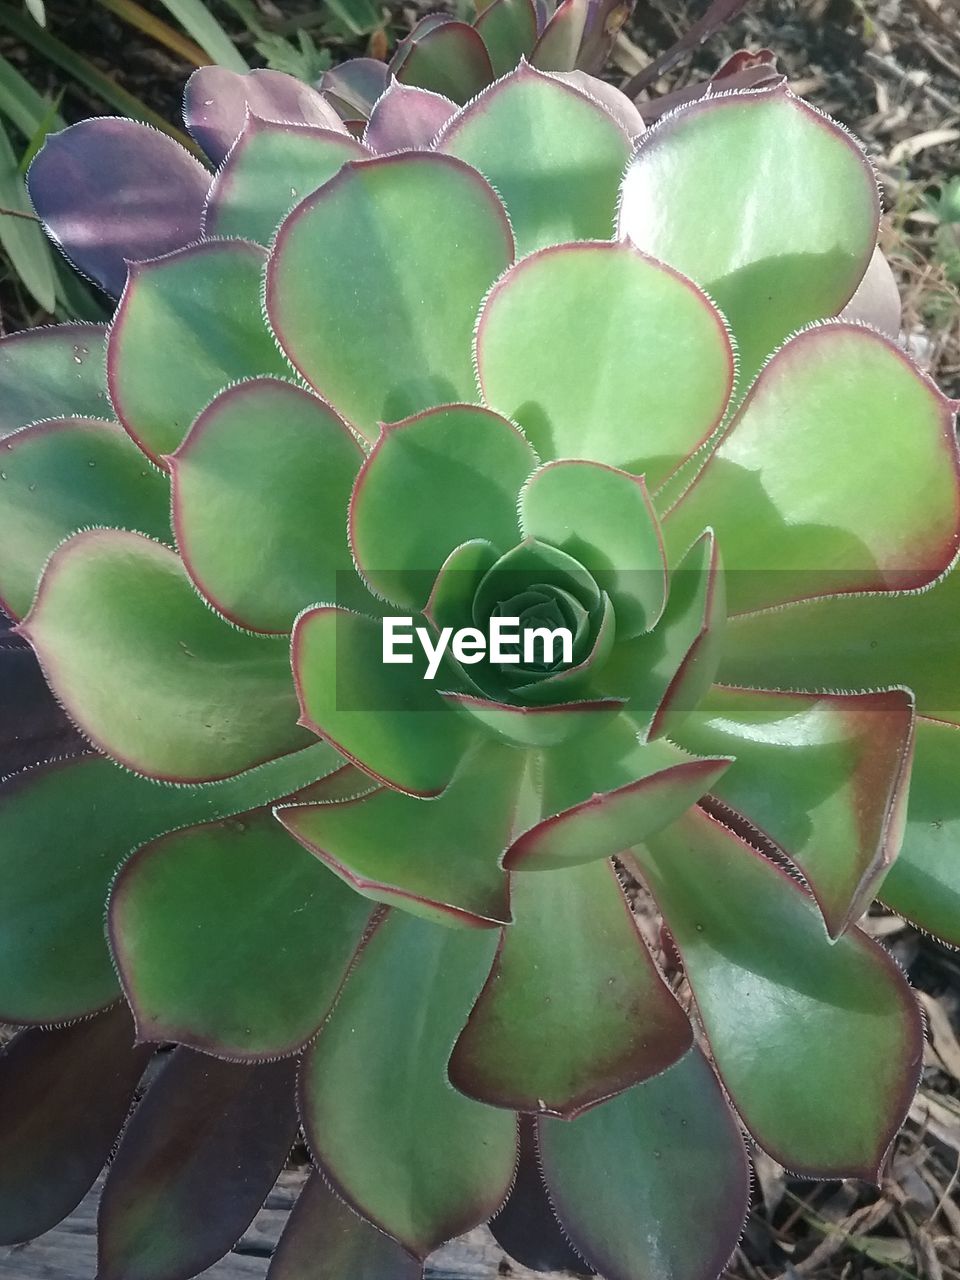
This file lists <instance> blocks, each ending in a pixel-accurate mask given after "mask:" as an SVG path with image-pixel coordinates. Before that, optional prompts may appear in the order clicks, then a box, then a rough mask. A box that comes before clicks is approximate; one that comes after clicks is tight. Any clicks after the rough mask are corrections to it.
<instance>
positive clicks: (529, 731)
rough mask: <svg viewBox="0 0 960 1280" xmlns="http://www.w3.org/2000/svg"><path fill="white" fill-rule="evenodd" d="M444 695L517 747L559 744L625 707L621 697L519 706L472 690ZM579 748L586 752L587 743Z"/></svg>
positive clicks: (458, 709) (598, 727)
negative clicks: (584, 747)
mask: <svg viewBox="0 0 960 1280" xmlns="http://www.w3.org/2000/svg"><path fill="white" fill-rule="evenodd" d="M440 696H441V697H442V698H443V699H444V700H445V701H446V702H448V703H449V704H450V706H452V707H454V708H456V710H457V711H459V712H461V714H463V715H465V716H468V717H469V718H470V719H471V720H473V721H476V722H477V723H478V724H482V725H483V726H484V728H485V729H488V730H489V731H490V732H491V733H493V734H494V735H495V736H496V737H497V738H499V739H500V740H501V741H503V742H507V743H509V744H510V745H511V746H514V747H556V746H559V745H560V744H561V743H563V742H567V741H568V740H569V739H570V738H580V737H582V736H583V735H584V734H589V733H593V732H594V730H597V729H602V728H603V726H604V724H605V723H606V722H607V721H608V720H609V718H610V717H611V716H615V715H617V714H618V713H619V712H620V711H622V710H623V702H622V701H621V700H620V699H618V698H597V699H593V700H583V701H581V702H554V703H551V704H550V705H548V706H544V707H518V706H513V705H511V704H510V703H508V702H494V701H491V699H489V698H482V697H477V696H476V695H474V694H471V693H441V695H440ZM579 747H580V750H581V751H582V750H583V745H582V744H579Z"/></svg>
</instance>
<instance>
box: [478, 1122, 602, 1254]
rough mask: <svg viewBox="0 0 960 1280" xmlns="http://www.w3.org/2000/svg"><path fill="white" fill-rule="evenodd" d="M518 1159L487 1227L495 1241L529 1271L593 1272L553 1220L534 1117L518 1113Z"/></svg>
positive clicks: (557, 1223)
mask: <svg viewBox="0 0 960 1280" xmlns="http://www.w3.org/2000/svg"><path fill="white" fill-rule="evenodd" d="M519 1119H520V1161H519V1163H518V1165H517V1174H516V1177H515V1178H514V1181H513V1187H512V1188H511V1190H510V1198H509V1199H508V1200H507V1203H506V1204H505V1205H504V1206H503V1208H502V1209H501V1210H500V1212H499V1213H498V1214H497V1215H496V1217H495V1218H491V1219H490V1221H489V1223H488V1224H487V1226H488V1227H489V1228H490V1232H491V1234H492V1235H493V1237H494V1239H495V1240H496V1242H497V1244H499V1245H500V1247H501V1248H502V1249H504V1250H505V1251H506V1252H507V1253H508V1254H509V1255H510V1257H511V1258H513V1259H514V1261H516V1262H519V1263H520V1265H521V1266H522V1267H529V1268H530V1269H531V1270H533V1271H562V1272H564V1273H567V1272H572V1273H573V1274H574V1275H587V1274H590V1275H592V1274H593V1271H592V1269H591V1268H590V1267H588V1265H587V1263H585V1262H584V1261H583V1259H582V1258H581V1257H580V1255H579V1254H578V1253H576V1252H575V1251H574V1249H573V1246H572V1245H571V1244H570V1243H569V1241H568V1240H567V1237H566V1236H565V1235H564V1233H563V1230H562V1228H561V1226H560V1224H559V1222H557V1218H556V1214H555V1213H554V1212H553V1209H552V1207H551V1205H550V1201H549V1200H548V1198H547V1190H546V1187H544V1185H543V1178H542V1177H541V1176H540V1157H539V1154H538V1152H537V1139H536V1120H535V1119H534V1117H533V1116H524V1115H521V1116H520V1117H519Z"/></svg>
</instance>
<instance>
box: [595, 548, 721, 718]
mask: <svg viewBox="0 0 960 1280" xmlns="http://www.w3.org/2000/svg"><path fill="white" fill-rule="evenodd" d="M724 582H725V580H724V574H723V569H722V567H721V564H720V552H719V548H718V546H717V541H716V538H715V537H714V536H713V532H712V530H709V529H708V530H707V531H706V532H705V533H704V534H702V535H701V537H699V538H698V539H697V541H696V542H695V543H694V544H693V546H692V547H691V548H690V550H689V551H688V552H687V554H686V555H685V556H684V558H683V559H682V560H681V561H680V564H679V565H678V566H677V568H676V569H674V571H673V572H672V573H671V575H670V594H669V597H668V598H667V606H666V608H665V609H664V612H663V617H662V618H661V620H660V624H659V626H657V628H656V629H655V630H654V631H653V632H651V633H649V634H648V635H644V636H638V637H637V638H636V639H635V640H630V641H628V642H627V643H626V644H621V645H618V646H617V647H616V649H615V650H614V652H613V654H612V656H611V659H610V661H609V662H608V664H607V667H606V668H605V670H604V672H603V683H604V690H605V692H607V693H609V694H620V695H621V696H629V698H630V700H631V703H630V711H631V714H632V715H634V716H636V717H637V718H638V719H639V720H640V721H641V722H642V723H643V724H644V725H647V726H648V728H647V736H648V737H649V738H657V737H661V736H662V735H663V734H665V733H673V732H674V731H675V730H676V728H677V726H678V725H680V724H682V723H683V720H684V718H685V717H686V716H687V715H689V714H690V712H691V711H692V710H693V709H694V708H695V707H696V706H697V704H698V703H699V701H700V699H701V698H702V697H703V695H704V694H705V693H706V691H707V690H708V689H709V688H710V685H711V683H712V681H713V679H714V677H715V675H716V671H717V664H718V663H719V661H720V654H721V645H722V640H723V636H724V633H725V627H726V597H725V593H724Z"/></svg>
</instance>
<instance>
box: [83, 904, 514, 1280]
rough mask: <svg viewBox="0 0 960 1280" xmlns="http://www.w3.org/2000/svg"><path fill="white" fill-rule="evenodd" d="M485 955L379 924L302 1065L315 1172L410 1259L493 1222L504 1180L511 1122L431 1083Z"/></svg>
mask: <svg viewBox="0 0 960 1280" xmlns="http://www.w3.org/2000/svg"><path fill="white" fill-rule="evenodd" d="M494 945H495V938H494V936H493V935H492V934H491V933H490V932H489V931H487V930H472V929H471V930H468V929H443V928H439V927H438V926H437V925H436V924H434V923H432V922H429V921H426V920H417V919H415V918H414V917H413V916H411V915H408V914H407V913H406V912H404V911H389V912H388V913H387V914H386V916H385V917H384V918H383V920H382V922H381V923H380V924H379V926H378V927H377V928H375V929H374V930H373V932H372V933H371V934H370V936H369V937H368V940H367V943H366V945H365V946H364V948H363V950H362V951H361V952H360V955H359V957H358V958H357V962H356V964H355V965H354V968H353V970H352V972H351V974H350V977H349V978H348V979H347V982H346V984H345V986H344V989H343V994H342V995H341V997H340V1000H339V1002H338V1003H337V1006H336V1008H335V1009H334V1011H333V1013H332V1014H331V1015H330V1017H329V1019H328V1020H327V1022H326V1023H325V1024H324V1026H323V1029H322V1030H321V1032H320V1035H319V1036H318V1037H317V1039H316V1040H315V1041H314V1042H313V1044H312V1045H311V1047H310V1048H309V1049H308V1050H307V1053H306V1055H305V1057H304V1061H303V1069H302V1071H301V1076H300V1110H301V1114H302V1115H303V1120H304V1126H305V1128H306V1132H307V1140H308V1142H309V1144H310V1149H311V1151H312V1152H313V1155H314V1157H315V1159H316V1160H317V1161H318V1163H319V1165H320V1167H321V1169H322V1170H323V1172H324V1173H325V1174H326V1175H327V1176H328V1177H330V1179H331V1180H332V1181H333V1183H334V1185H335V1187H336V1188H337V1191H338V1192H339V1193H340V1194H341V1195H342V1196H344V1198H345V1199H346V1200H347V1201H348V1203H350V1204H351V1205H353V1207H354V1208H355V1209H357V1210H358V1212H360V1213H362V1214H363V1216H364V1217H365V1218H367V1219H368V1220H369V1221H370V1222H373V1223H375V1224H376V1225H377V1226H379V1227H380V1228H381V1230H383V1231H386V1232H387V1233H388V1234H389V1235H391V1236H393V1237H394V1239H396V1240H398V1241H399V1242H400V1243H401V1244H402V1245H403V1246H404V1248H406V1249H407V1250H408V1251H409V1252H410V1253H411V1254H412V1255H413V1256H415V1257H417V1258H424V1257H426V1255H427V1254H429V1253H431V1252H432V1251H433V1250H434V1249H436V1248H437V1247H438V1246H439V1245H441V1244H443V1243H444V1241H446V1240H449V1239H451V1238H452V1237H453V1236H457V1235H461V1234H462V1233H463V1232H464V1231H469V1230H470V1229H471V1228H472V1227H475V1226H478V1225H479V1224H480V1223H481V1222H485V1221H486V1220H487V1219H488V1218H489V1217H490V1216H491V1214H493V1213H496V1211H497V1209H499V1208H500V1206H501V1205H502V1204H503V1202H504V1200H505V1199H506V1196H507V1192H508V1191H509V1189H510V1183H511V1180H512V1178H513V1171H514V1169H515V1167H516V1158H517V1124H516V1119H515V1118H514V1116H512V1115H510V1114H509V1113H508V1112H506V1111H501V1110H498V1109H496V1108H494V1107H485V1106H481V1105H480V1104H479V1103H477V1102H474V1101H473V1099H472V1098H465V1097H464V1096H463V1094H461V1093H457V1092H456V1090H454V1089H451V1088H450V1084H449V1082H448V1080H447V1078H446V1071H445V1068H446V1062H447V1058H448V1056H449V1054H450V1046H451V1044H452V1043H453V1041H454V1039H455V1037H456V1035H457V1033H458V1031H459V1030H460V1028H461V1027H462V1026H463V1020H464V1018H465V1017H466V1015H467V1011H468V1009H469V1007H470V1002H471V1001H472V1000H473V999H474V997H475V996H476V993H477V991H478V989H479V987H480V984H481V982H482V981H483V976H484V974H485V973H486V972H487V970H488V969H489V966H490V961H491V958H492V955H493V950H494ZM358 1083H359V1084H362V1087H360V1088H358V1087H357V1086H358ZM105 1280H112V1277H106V1278H105ZM338 1280H339V1277H338ZM344 1280H345V1278H344Z"/></svg>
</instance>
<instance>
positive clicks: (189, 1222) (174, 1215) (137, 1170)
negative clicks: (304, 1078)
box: [97, 1049, 297, 1280]
mask: <svg viewBox="0 0 960 1280" xmlns="http://www.w3.org/2000/svg"><path fill="white" fill-rule="evenodd" d="M295 1079H296V1063H295V1062H293V1061H290V1060H284V1061H281V1062H270V1063H263V1064H261V1065H259V1066H250V1065H247V1064H242V1063H236V1062H220V1061H218V1060H217V1059H216V1058H209V1057H206V1056H205V1055H203V1054H199V1053H194V1052H193V1051H192V1050H190V1049H177V1050H176V1051H175V1052H174V1054H173V1055H172V1056H171V1057H170V1059H169V1060H168V1062H167V1064H166V1066H165V1067H164V1069H163V1071H162V1072H161V1073H160V1075H159V1076H158V1077H157V1079H156V1081H155V1082H154V1083H153V1085H151V1087H150V1089H149V1090H148V1092H147V1095H146V1097H145V1098H144V1099H143V1101H142V1102H141V1103H140V1106H139V1107H138V1108H137V1110H136V1112H135V1113H134V1116H133V1119H132V1120H131V1121H130V1123H129V1125H128V1126H127V1129H126V1132H125V1133H124V1135H123V1140H122V1142H121V1143H120V1149H119V1150H118V1151H117V1154H116V1158H115V1159H114V1161H113V1164H112V1165H111V1166H110V1173H109V1175H108V1177H107V1181H106V1185H105V1186H104V1189H103V1196H102V1199H101V1201H100V1216H99V1223H98V1226H99V1230H98V1242H99V1267H98V1270H97V1276H98V1277H99V1280H189V1277H191V1276H195V1275H196V1274H197V1272H199V1271H203V1270H205V1269H206V1268H207V1267H209V1266H212V1265H213V1263H214V1262H216V1261H217V1260H218V1259H220V1258H222V1257H223V1255H224V1254H225V1253H226V1252H227V1251H228V1250H229V1249H230V1248H232V1247H233V1245H234V1244H236V1242H237V1240H239V1238H240V1236H241V1235H243V1233H244V1231H245V1230H246V1229H247V1227H248V1226H249V1225H250V1223H251V1222H252V1221H253V1218H254V1215H255V1214H256V1213H257V1212H258V1210H259V1209H260V1206H261V1205H262V1204H263V1202H264V1200H265V1199H266V1197H267V1193H268V1192H269V1190H270V1188H271V1187H272V1186H273V1184H274V1182H275V1181H276V1179H277V1175H278V1174H279V1172H280V1170H281V1169H282V1168H283V1165H284V1162H285V1160H286V1158H287V1156H288V1154H289V1152H290V1148H291V1146H292V1145H293V1140H294V1138H295V1136H296V1132H297V1112H296V1107H295V1106H294V1082H295Z"/></svg>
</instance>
